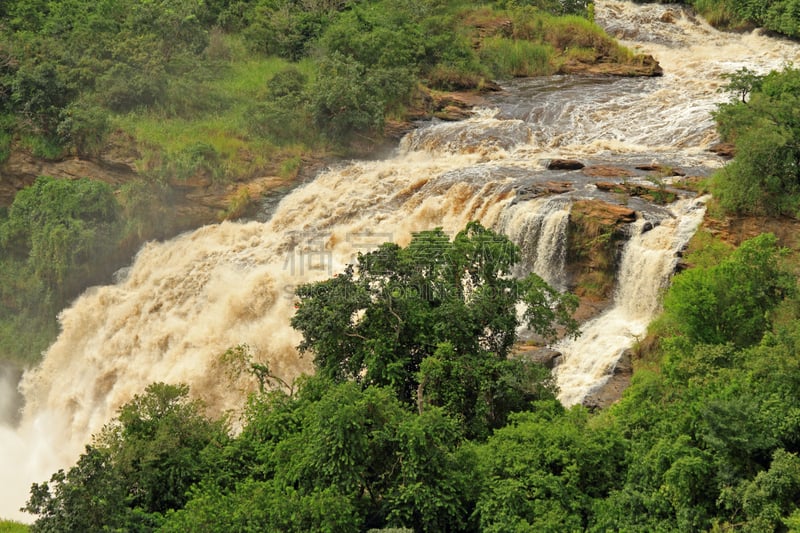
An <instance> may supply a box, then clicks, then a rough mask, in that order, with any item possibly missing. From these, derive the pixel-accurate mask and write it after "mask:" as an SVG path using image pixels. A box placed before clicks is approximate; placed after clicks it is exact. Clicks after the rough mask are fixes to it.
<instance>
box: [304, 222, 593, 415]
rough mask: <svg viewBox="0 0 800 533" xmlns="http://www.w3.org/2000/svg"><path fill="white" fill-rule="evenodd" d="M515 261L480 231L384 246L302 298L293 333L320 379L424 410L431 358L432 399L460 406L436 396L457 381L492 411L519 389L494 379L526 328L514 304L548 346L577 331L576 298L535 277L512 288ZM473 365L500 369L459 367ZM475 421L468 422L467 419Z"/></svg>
mask: <svg viewBox="0 0 800 533" xmlns="http://www.w3.org/2000/svg"><path fill="white" fill-rule="evenodd" d="M518 260H519V250H518V249H517V247H516V246H514V245H513V244H512V243H511V242H510V241H509V240H508V239H507V238H506V237H504V236H501V235H498V234H496V233H494V232H492V231H490V230H487V229H485V228H483V227H482V226H481V225H480V224H478V223H476V222H473V223H470V224H469V225H468V226H467V228H466V229H465V230H463V231H462V232H460V233H459V234H458V235H456V237H455V239H454V240H453V241H450V240H449V239H448V237H447V235H446V234H445V233H444V232H442V231H441V230H433V231H425V232H421V233H418V234H415V235H414V238H413V239H412V240H411V242H410V243H409V245H408V246H407V247H406V248H401V247H400V246H397V245H395V244H391V243H386V244H384V245H382V246H381V247H380V248H379V249H377V250H376V251H374V252H370V253H368V254H361V255H359V257H358V261H357V263H356V264H355V265H351V266H349V267H348V268H347V269H346V270H345V271H344V272H343V273H341V274H339V275H337V276H336V277H334V278H332V279H330V280H327V281H323V282H319V283H314V284H310V285H304V286H301V287H300V288H298V290H297V296H298V297H299V302H298V309H297V312H296V314H295V315H294V317H293V318H292V325H293V327H295V328H296V329H298V330H299V331H300V332H301V333H302V334H303V341H302V343H301V344H300V349H301V350H302V351H311V352H312V353H313V354H314V362H315V365H316V367H317V370H318V372H320V373H321V374H322V375H324V376H326V377H329V378H332V379H334V380H336V381H342V380H357V381H359V382H362V383H364V384H365V385H369V384H374V385H381V386H384V385H385V386H391V387H392V388H393V389H394V390H395V391H396V393H397V395H398V397H399V398H400V399H401V400H403V401H404V402H408V403H413V402H414V401H415V400H416V401H425V398H424V396H425V391H421V390H420V385H421V381H420V375H419V372H420V370H421V364H422V362H423V361H424V360H425V359H426V358H428V357H431V356H436V358H437V360H438V361H439V363H438V364H436V363H430V364H429V366H428V367H427V369H426V370H425V373H424V374H425V376H427V379H428V381H429V383H427V384H424V385H423V386H422V388H423V389H427V390H428V392H430V393H431V397H430V398H431V399H432V398H436V399H437V401H441V402H442V403H443V404H447V405H451V406H452V405H455V404H454V403H452V402H451V401H450V400H448V399H447V398H452V396H453V392H452V391H447V387H446V386H445V385H438V386H437V383H440V382H441V379H439V377H438V376H439V375H440V374H441V373H442V372H444V373H461V374H465V375H463V377H464V387H465V388H464V390H463V391H462V392H463V393H464V394H466V395H467V396H469V397H480V398H483V401H488V402H489V406H488V407H486V409H488V410H490V411H491V410H494V409H496V408H498V405H497V404H496V403H495V401H494V400H495V399H499V398H502V397H503V395H504V394H505V393H508V392H509V391H508V390H503V391H500V390H496V391H494V392H491V389H492V387H500V388H502V389H506V388H513V384H512V383H511V382H510V381H505V382H504V381H503V380H500V379H498V378H499V377H500V376H501V375H506V374H505V372H502V371H501V370H502V369H501V367H502V366H503V364H502V361H504V360H506V359H507V357H508V355H509V353H510V350H511V347H512V345H513V343H514V341H515V339H516V328H517V327H518V326H519V325H520V324H521V321H520V319H519V318H518V316H517V310H516V306H517V304H519V303H521V304H524V305H525V312H524V313H523V317H522V323H524V324H525V325H527V326H528V327H530V328H532V329H533V330H535V331H537V332H538V333H541V334H543V335H546V336H551V337H552V336H554V335H555V334H556V330H555V325H556V324H558V323H560V324H563V325H565V326H566V328H567V332H569V333H575V331H576V329H577V327H576V323H575V321H574V320H573V319H572V318H571V316H570V313H571V312H572V311H574V309H575V306H576V302H577V300H576V298H575V297H574V296H571V295H562V294H559V293H558V292H557V291H556V290H555V289H553V288H552V287H550V286H549V285H547V284H546V283H545V282H544V281H543V280H542V279H541V278H539V277H538V276H536V275H535V274H532V275H530V276H529V277H527V278H525V279H522V280H519V279H514V278H513V277H512V276H511V267H512V266H513V265H514V264H515V263H516V262H517V261H518ZM470 358H475V359H472V360H473V361H476V360H477V361H478V362H479V361H480V360H482V359H490V360H495V362H487V363H486V364H485V365H483V364H476V365H474V366H472V367H470V366H469V365H468V364H463V363H464V361H467V360H470ZM448 360H453V361H455V360H459V362H457V363H455V362H454V363H452V364H451V363H449V362H448ZM454 365H455V366H454ZM457 367H460V368H457ZM507 368H508V367H507ZM486 369H491V372H489V373H488V374H486V373H485V372H484V370H486ZM466 374H468V375H466ZM487 381H488V382H490V383H486V382H487ZM491 383H494V384H491ZM437 387H438V389H437ZM437 390H438V392H434V391H437ZM420 392H422V395H420ZM462 405H463V404H462ZM474 409H475V407H474V406H471V407H469V412H472V411H474ZM469 412H467V413H462V415H464V416H467V417H469V418H470V419H471V418H472V416H471V415H470V414H469ZM493 421H494V422H495V423H501V418H499V417H498V418H497V419H493ZM492 425H494V424H492Z"/></svg>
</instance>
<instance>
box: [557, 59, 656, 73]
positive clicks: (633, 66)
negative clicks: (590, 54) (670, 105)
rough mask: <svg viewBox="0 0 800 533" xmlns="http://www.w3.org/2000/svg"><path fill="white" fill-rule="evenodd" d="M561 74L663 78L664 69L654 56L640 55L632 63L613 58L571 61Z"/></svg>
mask: <svg viewBox="0 0 800 533" xmlns="http://www.w3.org/2000/svg"><path fill="white" fill-rule="evenodd" d="M559 73H561V74H593V75H600V74H602V75H607V76H629V77H634V76H645V77H654V76H663V75H664V69H662V68H661V65H660V64H659V63H658V61H656V58H654V57H653V56H652V55H649V54H648V55H639V56H636V59H635V60H634V61H632V62H630V63H618V62H615V61H613V60H612V59H611V58H606V57H603V56H597V57H594V58H590V59H589V60H578V59H571V60H569V61H566V62H565V63H564V64H563V65H562V66H561V68H560V69H559Z"/></svg>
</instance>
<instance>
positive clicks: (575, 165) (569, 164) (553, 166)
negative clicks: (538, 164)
mask: <svg viewBox="0 0 800 533" xmlns="http://www.w3.org/2000/svg"><path fill="white" fill-rule="evenodd" d="M584 166H586V165H584V164H583V163H581V162H580V161H578V160H576V159H553V160H551V161H550V163H548V164H547V168H548V169H550V170H580V169H582V168H583V167H584Z"/></svg>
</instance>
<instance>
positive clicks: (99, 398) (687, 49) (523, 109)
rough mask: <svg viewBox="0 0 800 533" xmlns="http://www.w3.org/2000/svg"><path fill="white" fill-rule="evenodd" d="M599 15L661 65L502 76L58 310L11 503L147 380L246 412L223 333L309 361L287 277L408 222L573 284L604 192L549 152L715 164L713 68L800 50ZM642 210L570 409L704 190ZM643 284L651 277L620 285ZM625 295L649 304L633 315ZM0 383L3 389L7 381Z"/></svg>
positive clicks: (572, 379)
mask: <svg viewBox="0 0 800 533" xmlns="http://www.w3.org/2000/svg"><path fill="white" fill-rule="evenodd" d="M596 15H597V20H598V22H599V23H600V24H601V25H603V26H604V27H606V28H608V29H609V31H610V32H611V33H612V34H615V35H618V36H619V37H620V38H622V39H624V42H625V43H626V44H627V45H628V46H630V47H631V48H634V49H636V50H637V51H642V52H645V53H650V54H653V55H654V56H655V57H656V58H657V59H658V61H659V62H660V63H661V65H662V67H663V69H664V76H663V77H660V78H648V79H634V78H580V77H573V76H557V77H547V78H539V79H534V80H516V81H513V82H510V83H507V84H506V85H505V89H506V91H505V92H504V93H502V94H499V95H495V96H493V97H492V99H491V102H490V105H489V106H487V108H486V109H483V110H480V111H479V112H478V113H477V114H476V115H475V116H474V117H473V118H470V119H468V120H465V121H462V122H458V123H436V124H430V125H427V126H425V127H423V128H422V129H420V130H417V131H416V132H414V133H412V134H410V135H409V136H407V137H406V138H405V139H404V140H403V142H402V143H401V146H400V148H399V149H398V150H397V153H396V154H394V155H393V156H391V157H389V158H388V159H385V160H381V161H368V162H363V161H362V162H353V163H349V164H342V165H340V166H338V167H336V168H332V169H329V170H327V171H325V172H323V173H321V174H320V175H319V176H318V177H317V178H316V179H315V180H313V181H312V182H310V183H308V184H306V185H304V186H303V187H301V188H298V189H296V190H294V191H292V192H291V193H290V194H288V195H287V196H286V197H285V198H284V199H283V200H282V201H281V202H280V204H279V205H278V206H277V207H276V208H275V211H274V214H273V215H272V217H271V218H270V219H269V220H268V221H266V222H247V223H232V222H225V223H222V224H218V225H212V226H207V227H203V228H200V229H198V230H196V231H193V232H190V233H187V234H184V235H181V236H179V237H177V238H175V239H173V240H171V241H169V242H165V243H150V244H148V245H146V246H145V247H144V248H143V249H142V250H141V251H140V252H139V254H138V255H137V257H136V259H135V261H134V263H133V264H132V265H131V266H130V267H129V268H127V269H125V270H124V271H122V272H120V273H119V276H118V278H119V279H118V282H117V283H116V284H114V285H108V286H102V287H94V288H92V289H89V290H88V291H86V292H85V293H84V294H83V295H82V296H81V297H80V298H78V299H77V300H76V301H75V302H74V303H73V305H72V306H71V307H70V308H69V309H66V310H64V311H63V313H62V315H61V325H62V333H61V334H60V335H59V337H58V339H57V340H56V342H55V343H54V344H53V346H51V347H50V348H49V350H48V351H47V353H46V354H45V357H44V360H43V361H42V363H41V364H40V365H39V367H37V368H35V369H32V370H31V371H28V372H26V373H25V375H24V376H23V378H22V380H21V382H20V384H19V389H20V391H21V394H22V395H23V396H24V399H25V407H24V410H23V412H22V414H21V420H19V423H18V424H15V425H12V424H10V423H6V424H5V425H1V424H0V449H2V455H0V471H1V472H3V483H2V485H1V486H0V516H3V517H9V518H17V519H23V520H30V517H28V516H25V515H22V514H20V513H18V512H17V509H18V508H19V507H20V506H21V505H23V503H24V501H25V499H26V498H27V492H28V489H29V487H30V484H31V483H32V482H39V481H44V480H45V479H47V478H48V477H49V476H50V474H51V473H52V472H54V471H55V470H57V469H58V468H64V467H68V465H70V464H71V463H72V462H74V461H75V459H76V458H77V456H78V454H79V453H80V452H81V451H82V450H83V446H84V445H85V444H86V443H88V442H89V441H90V439H91V435H92V434H95V433H97V432H98V431H99V430H100V429H101V428H102V426H103V424H105V423H106V422H108V421H109V420H110V419H111V418H112V417H113V416H114V414H115V413H116V411H117V409H118V408H119V407H120V406H121V405H122V404H123V403H125V402H126V401H128V400H130V399H131V397H132V396H133V395H134V394H136V393H140V392H142V391H143V389H144V388H145V387H146V386H147V385H148V384H149V383H151V382H153V381H166V382H185V383H188V384H189V385H190V386H191V388H192V391H193V392H194V394H195V395H197V396H198V397H200V398H202V399H203V400H205V401H206V402H207V403H208V405H209V406H210V407H211V408H212V410H213V412H214V413H216V414H220V413H223V412H229V411H235V410H236V409H237V407H238V406H239V405H240V404H241V400H242V397H243V394H244V387H245V384H244V383H239V382H237V381H232V380H230V379H228V378H227V377H226V376H225V372H224V368H222V366H221V363H220V357H219V356H220V354H222V353H223V352H224V351H225V350H226V349H228V348H230V347H232V346H235V345H238V344H242V343H245V344H247V345H249V346H250V347H251V349H252V351H253V353H254V354H255V356H256V358H257V359H259V360H261V361H265V362H268V363H269V365H270V368H271V369H272V370H273V371H274V372H275V373H276V374H278V375H280V376H282V377H283V378H284V379H285V380H287V381H290V380H291V379H293V378H294V377H296V376H297V375H299V374H300V373H303V372H309V371H310V370H311V364H310V361H309V360H308V359H307V358H301V357H299V356H298V354H297V352H296V350H295V348H294V347H295V346H296V345H297V344H298V342H299V340H300V338H299V335H298V333H297V332H295V331H293V330H292V329H291V328H290V326H289V317H290V316H291V313H292V312H293V309H294V306H293V304H294V301H293V298H292V289H293V287H295V286H297V285H298V284H299V283H304V282H309V281H314V280H319V279H324V278H327V277H329V276H330V275H332V274H335V273H336V272H339V271H341V270H342V269H343V268H344V266H345V265H346V264H347V263H348V262H350V261H352V259H353V257H354V255H355V254H357V253H358V252H362V251H366V250H369V249H371V248H372V247H374V246H375V245H377V244H378V243H380V242H384V241H387V240H392V241H395V242H398V243H400V244H405V243H407V242H408V241H409V239H410V237H411V234H412V233H413V232H415V231H420V230H424V229H430V228H433V227H437V226H438V227H442V228H443V229H444V230H445V231H447V232H450V233H453V234H454V233H455V232H457V231H458V230H460V229H461V228H463V227H464V225H465V224H466V223H467V222H468V221H470V220H475V219H477V220H480V221H481V222H482V223H483V224H484V225H485V226H488V227H493V228H496V229H498V230H502V231H504V232H505V233H507V234H508V235H510V236H511V237H512V238H513V239H514V240H515V241H516V242H518V243H519V244H520V245H521V246H522V247H523V249H524V250H525V254H526V257H527V262H526V264H525V265H523V267H522V268H523V269H527V270H529V271H535V272H537V273H539V274H540V275H542V276H543V277H544V278H545V279H547V280H548V281H550V282H551V283H553V284H555V285H556V286H562V287H563V285H564V283H565V280H564V278H563V257H564V254H563V232H564V231H565V229H564V228H565V227H566V224H565V220H566V217H568V215H569V207H570V205H571V202H573V201H574V200H575V199H580V198H585V197H596V196H597V195H598V194H600V193H598V191H597V190H596V189H595V188H594V186H593V184H592V183H591V181H590V180H588V179H586V178H585V177H582V176H578V175H576V174H575V173H566V172H554V171H548V170H547V169H546V164H547V162H548V161H549V160H550V159H552V158H556V157H557V158H577V159H580V160H581V161H584V162H586V163H588V164H614V165H633V164H640V163H659V164H662V165H668V166H674V167H680V168H681V169H683V170H684V171H686V172H687V173H690V174H705V173H708V172H709V171H711V170H713V169H714V168H717V167H719V166H720V165H721V164H722V162H721V161H720V160H719V159H718V158H717V157H716V156H715V155H713V154H711V153H709V152H708V151H707V148H708V146H709V145H710V144H711V143H712V142H714V141H715V140H716V135H715V132H714V128H713V122H712V120H711V117H710V114H709V113H710V111H712V110H713V109H714V106H715V105H716V103H718V102H720V101H722V100H723V99H724V98H725V95H724V94H720V93H719V92H718V89H719V87H720V86H721V85H722V83H723V81H722V80H721V78H720V75H721V74H722V73H725V72H732V71H735V70H736V69H738V68H741V67H743V66H747V67H749V68H751V69H753V70H756V71H759V72H766V71H768V70H770V69H774V68H780V67H781V66H783V65H784V64H785V63H787V62H790V61H796V60H797V59H798V57H800V52H799V50H800V48H798V45H797V44H793V43H789V42H787V41H782V40H777V39H774V38H769V37H765V36H762V35H760V34H759V33H757V32H755V33H750V34H724V33H720V32H717V31H716V30H714V29H712V28H710V27H708V26H707V25H706V24H704V23H703V22H702V21H700V20H698V19H696V18H693V17H692V16H690V15H688V14H687V13H686V12H685V11H683V10H682V8H679V7H676V6H665V5H644V6H643V5H636V4H632V3H627V2H620V1H612V0H601V1H598V2H596ZM550 180H560V181H569V182H570V183H572V191H571V192H568V193H565V194H563V195H559V196H553V197H550V198H547V199H535V200H525V199H524V195H521V194H520V193H522V192H524V191H527V190H530V189H531V188H532V187H536V185H537V184H541V183H542V182H545V181H550ZM639 207H641V208H642V210H643V211H647V216H648V217H649V218H650V219H654V220H657V221H660V222H661V224H660V225H658V227H657V228H656V230H653V231H651V232H647V233H642V232H641V231H638V230H637V229H636V227H634V228H632V231H633V234H634V237H633V238H631V240H630V241H629V243H628V245H627V247H626V250H625V252H624V260H623V270H621V272H620V274H619V275H618V279H619V283H618V287H617V297H616V299H615V304H614V306H613V307H612V309H611V310H609V312H608V313H607V315H612V313H614V312H617V311H619V312H620V313H627V314H623V315H621V318H620V317H612V319H613V320H612V319H609V321H608V322H607V323H605V324H604V325H602V327H595V326H596V324H595V326H592V325H591V324H587V325H586V326H585V329H586V334H585V335H584V337H583V340H581V341H578V343H576V344H575V345H569V346H562V347H561V349H563V350H564V351H565V362H564V364H563V365H562V367H561V368H559V370H558V374H557V375H558V380H559V384H560V386H561V389H562V396H561V398H562V401H564V402H565V403H567V404H572V403H576V402H578V401H580V398H581V397H582V395H584V394H586V392H587V391H588V390H590V389H591V388H592V387H595V386H597V384H598V383H599V382H601V381H602V379H603V375H604V374H605V373H607V371H608V368H609V365H610V366H613V361H614V358H615V357H617V356H618V354H619V352H620V351H621V350H622V349H624V348H625V347H626V346H629V345H630V343H631V342H633V341H634V340H635V338H636V336H637V335H640V334H641V331H642V328H644V327H646V324H647V322H648V321H649V319H650V317H651V316H652V314H653V313H654V312H655V311H656V310H657V295H658V290H659V289H660V287H663V285H664V284H665V283H666V282H667V281H668V277H669V273H670V272H671V268H672V267H671V265H670V263H669V262H670V261H672V260H674V256H675V251H676V250H677V249H679V248H680V247H681V246H682V244H683V243H685V241H686V240H687V239H688V238H689V237H690V236H691V232H692V231H693V230H694V228H695V227H696V226H697V224H698V223H699V221H700V218H701V216H702V202H698V201H692V200H686V201H683V202H682V203H680V204H676V205H674V206H671V207H670V208H669V209H663V208H649V207H647V206H637V209H639ZM643 258H644V259H643ZM648 258H649V259H648ZM641 260H646V261H648V262H647V263H646V265H643V264H642V263H641V262H640V261H641ZM659 261H660V262H659ZM656 262H659V263H658V265H657V266H656ZM651 267H652V270H650V269H651ZM625 268H628V270H624V269H625ZM645 272H654V273H653V274H648V275H647V276H645V275H644V273H645ZM644 277H647V279H649V280H650V281H651V282H652V283H650V284H649V285H647V287H639V286H636V285H631V284H626V283H625V282H626V280H628V281H631V280H633V281H635V280H636V279H637V278H644ZM628 290H633V291H634V293H633V294H630V293H629V292H626V291H628ZM637 291H638V292H637ZM630 301H635V302H638V303H640V304H642V305H641V306H640V307H635V308H634V309H632V310H630V309H628V310H625V309H622V308H623V307H624V306H625V305H626V304H625V302H630ZM620 309H622V310H620ZM631 316H635V317H636V320H637V321H638V323H637V325H636V327H633V328H631V327H630V324H631ZM600 319H602V317H600V318H598V319H597V320H600ZM619 323H622V324H623V326H624V327H621V328H617V327H616V326H614V325H613V324H619ZM592 328H594V329H592ZM626 328H627V330H626ZM587 339H588V341H587ZM607 341H608V342H607ZM587 342H588V344H586V343H587ZM579 343H583V344H579ZM607 343H611V344H612V345H613V346H611V347H610V348H609V349H608V350H606V349H605V348H603V354H605V355H602V357H607V358H608V360H603V361H600V359H599V358H600V356H598V353H599V352H600V349H599V348H598V347H599V346H601V345H605V344H607ZM595 363H597V364H595ZM0 378H2V379H0V388H1V387H5V390H6V391H7V390H8V387H9V386H10V385H9V384H10V383H13V381H15V380H9V379H5V378H4V377H2V376H0ZM3 382H6V383H7V384H6V385H5V386H4V385H2V383H3ZM6 396H7V395H6ZM2 397H4V394H0V398H2ZM8 401H11V400H7V402H8ZM0 412H1V410H0Z"/></svg>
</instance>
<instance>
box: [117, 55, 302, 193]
mask: <svg viewBox="0 0 800 533" xmlns="http://www.w3.org/2000/svg"><path fill="white" fill-rule="evenodd" d="M234 42H235V41H234ZM231 49H232V51H231V52H230V55H229V56H228V57H230V58H231V59H230V60H224V61H217V62H214V63H212V65H211V66H206V67H203V68H201V69H200V70H201V71H202V72H200V73H199V74H197V75H196V76H194V77H192V78H181V79H173V80H171V81H170V84H169V87H168V89H167V97H166V98H165V100H164V102H163V103H162V104H161V105H160V106H158V107H156V108H153V109H147V110H137V111H134V112H131V113H128V114H125V115H116V116H114V117H113V125H114V127H115V129H118V130H121V131H123V132H125V133H127V134H129V135H130V136H132V137H133V139H134V140H135V142H136V145H137V147H138V148H139V151H140V154H141V158H140V160H139V161H138V162H137V165H138V166H139V170H140V171H144V172H145V173H146V174H148V175H150V176H151V177H155V178H157V179H159V180H181V179H186V178H188V177H189V176H191V175H193V174H194V173H196V172H205V173H206V174H207V175H209V176H210V177H211V178H212V179H214V180H222V181H230V180H236V179H241V178H245V177H248V176H251V175H253V174H254V173H257V172H263V171H264V170H265V169H266V168H268V167H272V166H274V165H275V163H274V162H273V161H272V158H273V157H274V156H276V155H279V151H278V150H277V148H276V146H274V144H273V143H272V142H271V141H270V140H269V139H268V138H266V137H263V136H259V135H254V134H253V130H252V128H251V127H250V125H251V123H252V110H253V106H254V105H255V104H256V103H258V102H259V101H263V100H264V99H265V97H266V87H267V80H269V79H270V78H271V77H272V76H273V75H274V74H275V73H277V72H279V71H281V70H283V69H285V68H286V67H287V66H288V65H289V63H288V62H287V61H286V60H283V59H280V58H260V57H255V56H252V55H248V54H245V53H244V52H243V51H242V50H241V47H235V46H232V47H231ZM215 54H216V55H217V56H220V55H224V54H223V52H220V51H217V52H215ZM293 65H294V66H295V67H296V68H298V69H299V70H300V71H301V72H303V74H304V75H306V77H307V78H308V79H313V77H314V75H315V66H314V64H313V62H311V61H309V60H307V61H301V62H300V63H297V64H293ZM198 140H199V141H200V142H201V143H202V145H203V147H202V148H203V149H202V150H200V148H198V147H199V144H198V142H199V141H198ZM201 152H202V153H201ZM198 154H199V155H198Z"/></svg>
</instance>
